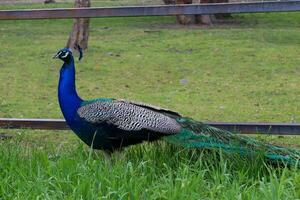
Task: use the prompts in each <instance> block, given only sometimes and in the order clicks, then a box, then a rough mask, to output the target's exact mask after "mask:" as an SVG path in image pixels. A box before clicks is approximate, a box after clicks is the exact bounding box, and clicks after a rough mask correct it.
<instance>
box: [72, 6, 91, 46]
mask: <svg viewBox="0 0 300 200" xmlns="http://www.w3.org/2000/svg"><path fill="white" fill-rule="evenodd" d="M75 7H76V8H81V7H91V1H90V0H75ZM89 25H90V19H88V18H76V19H74V23H73V30H72V32H71V34H70V37H69V40H68V42H67V47H68V48H70V49H73V50H74V48H76V45H79V46H80V47H81V48H82V49H83V50H85V49H87V48H88V38H89Z"/></svg>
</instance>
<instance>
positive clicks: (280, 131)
mask: <svg viewBox="0 0 300 200" xmlns="http://www.w3.org/2000/svg"><path fill="white" fill-rule="evenodd" d="M206 123H207V124H210V125H212V126H215V127H218V128H222V129H225V130H229V131H235V132H239V133H245V134H257V133H264V134H274V135H300V123H250V122H206ZM0 128H2V129H39V130H68V129H69V127H68V125H67V124H66V122H65V120H63V119H14V118H0Z"/></svg>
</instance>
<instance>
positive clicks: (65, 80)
mask: <svg viewBox="0 0 300 200" xmlns="http://www.w3.org/2000/svg"><path fill="white" fill-rule="evenodd" d="M55 58H59V59H61V60H63V61H64V64H63V65H62V67H61V70H60V79H59V86H58V99H59V105H60V108H61V110H62V113H63V115H64V117H65V119H66V122H67V124H68V125H69V127H70V128H71V129H72V130H73V131H74V133H76V135H77V136H78V137H79V138H80V139H81V140H82V141H83V142H84V143H86V144H87V145H89V146H91V147H92V148H94V149H101V150H104V151H106V152H113V151H115V150H121V149H122V148H124V147H126V146H129V145H133V144H138V143H141V142H143V141H155V140H159V139H164V140H165V141H167V142H170V143H173V144H176V145H180V146H183V147H186V148H203V149H222V150H224V151H226V152H230V153H239V154H242V155H251V154H255V153H257V152H262V153H263V154H264V156H265V157H266V158H267V159H268V160H273V161H283V162H285V163H290V164H294V163H295V162H297V160H299V159H300V153H299V152H298V151H296V150H293V149H288V148H284V147H278V146H274V145H270V144H266V143H263V142H260V141H257V140H254V139H252V138H249V137H246V136H241V135H238V134H234V133H231V132H228V131H224V130H220V129H217V128H214V127H211V126H208V125H206V124H204V123H201V122H197V121H194V120H193V119H190V118H186V117H183V116H181V115H180V114H178V113H177V112H174V111H171V110H167V109H164V108H160V107H156V106H152V105H147V104H144V103H138V102H132V101H127V100H118V99H113V98H98V99H94V100H89V101H84V100H82V99H81V98H80V97H79V96H78V94H77V92H76V87H75V64H74V58H73V55H72V52H71V51H70V50H69V49H67V48H64V49H62V50H60V51H59V52H58V53H57V54H56V56H55Z"/></svg>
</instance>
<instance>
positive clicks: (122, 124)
mask: <svg viewBox="0 0 300 200" xmlns="http://www.w3.org/2000/svg"><path fill="white" fill-rule="evenodd" d="M77 113H78V115H79V116H80V117H81V118H83V119H84V120H86V121H87V122H89V123H92V124H101V123H107V124H111V125H114V126H116V127H117V128H119V129H122V130H126V131H139V130H142V129H145V130H149V131H153V132H158V133H162V134H166V135H170V134H175V133H178V132H179V131H180V129H181V126H180V124H179V123H178V122H177V121H176V119H174V118H172V117H170V116H169V115H172V116H174V115H175V113H174V112H171V111H167V110H164V109H160V108H158V107H152V106H149V105H143V104H139V103H132V102H129V101H125V100H115V99H113V100H111V101H101V100H100V101H94V102H92V103H84V105H82V106H81V107H80V108H79V109H78V110H77ZM165 113H166V114H165ZM176 116H178V115H176Z"/></svg>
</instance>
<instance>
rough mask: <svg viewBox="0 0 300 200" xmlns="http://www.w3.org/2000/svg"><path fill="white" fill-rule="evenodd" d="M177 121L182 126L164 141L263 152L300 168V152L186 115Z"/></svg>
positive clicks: (241, 151)
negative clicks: (195, 119)
mask: <svg viewBox="0 0 300 200" xmlns="http://www.w3.org/2000/svg"><path fill="white" fill-rule="evenodd" d="M177 121H178V122H179V123H180V124H181V126H182V127H183V128H182V130H181V132H180V133H178V134H176V135H172V136H167V137H164V140H166V141H167V142H170V143H173V144H176V145H180V146H182V147H185V148H203V149H222V150H224V151H226V152H228V153H239V154H241V155H257V154H262V155H264V156H265V158H266V159H267V160H269V161H278V162H280V163H286V164H288V165H298V166H299V167H300V162H299V159H300V152H299V151H297V150H295V149H290V148H284V147H279V146H275V145H271V144H267V143H264V142H262V141H258V140H255V139H253V138H251V137H247V136H242V135H239V134H234V133H231V132H229V131H225V130H221V129H218V128H215V127H212V126H209V125H206V124H204V123H201V122H197V121H194V120H192V119H189V118H180V119H177Z"/></svg>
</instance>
